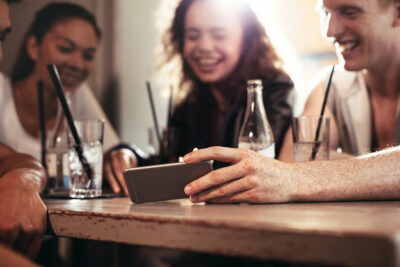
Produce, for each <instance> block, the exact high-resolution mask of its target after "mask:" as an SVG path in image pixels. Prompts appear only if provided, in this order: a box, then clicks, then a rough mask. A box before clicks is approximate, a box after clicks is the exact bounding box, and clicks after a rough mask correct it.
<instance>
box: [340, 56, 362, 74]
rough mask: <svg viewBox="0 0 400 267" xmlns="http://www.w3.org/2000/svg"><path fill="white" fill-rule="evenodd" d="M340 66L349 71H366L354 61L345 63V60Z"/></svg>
mask: <svg viewBox="0 0 400 267" xmlns="http://www.w3.org/2000/svg"><path fill="white" fill-rule="evenodd" d="M340 65H341V66H343V68H344V69H345V70H347V71H361V70H363V69H364V66H363V65H362V64H360V63H357V62H354V61H345V60H343V59H341V60H340Z"/></svg>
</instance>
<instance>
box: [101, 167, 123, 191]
mask: <svg viewBox="0 0 400 267" xmlns="http://www.w3.org/2000/svg"><path fill="white" fill-rule="evenodd" d="M104 171H105V176H106V180H107V182H108V183H109V185H110V186H111V189H112V191H113V192H114V193H116V194H118V193H119V192H121V188H120V187H119V184H118V182H117V178H116V177H115V176H114V172H113V171H112V169H111V163H110V162H108V161H106V162H104Z"/></svg>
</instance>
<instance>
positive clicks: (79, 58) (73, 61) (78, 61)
mask: <svg viewBox="0 0 400 267" xmlns="http://www.w3.org/2000/svg"><path fill="white" fill-rule="evenodd" d="M68 63H69V65H70V66H71V67H74V68H75V69H78V70H82V69H83V68H84V66H85V60H84V59H83V55H82V54H81V53H80V52H78V51H76V52H75V53H73V54H72V55H71V57H70V59H69V60H68Z"/></svg>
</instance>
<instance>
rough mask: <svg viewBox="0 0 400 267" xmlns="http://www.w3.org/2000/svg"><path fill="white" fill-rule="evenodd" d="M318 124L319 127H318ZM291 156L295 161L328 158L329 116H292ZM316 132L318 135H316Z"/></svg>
mask: <svg viewBox="0 0 400 267" xmlns="http://www.w3.org/2000/svg"><path fill="white" fill-rule="evenodd" d="M318 125H320V129H319V130H317V129H318ZM292 126H293V127H292V128H293V143H294V150H293V153H294V154H293V156H294V160H295V161H309V160H328V159H329V118H328V117H319V116H301V117H295V118H293V125H292ZM317 134H318V137H316V135H317Z"/></svg>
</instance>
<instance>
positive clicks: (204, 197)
mask: <svg viewBox="0 0 400 267" xmlns="http://www.w3.org/2000/svg"><path fill="white" fill-rule="evenodd" d="M251 188H252V185H251V184H250V183H249V182H248V181H247V179H246V178H239V179H236V180H234V181H230V182H228V183H225V184H221V185H218V186H215V187H212V188H210V189H208V190H206V191H203V192H200V193H199V194H197V195H192V196H191V197H190V200H191V201H192V202H194V203H197V202H203V201H210V200H214V199H218V198H224V197H226V196H232V195H235V194H237V193H241V192H244V191H248V190H250V189H251Z"/></svg>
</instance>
